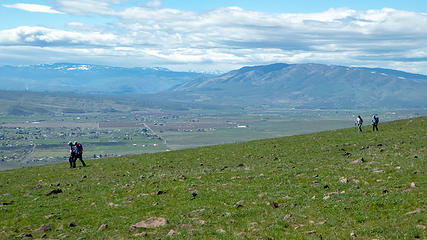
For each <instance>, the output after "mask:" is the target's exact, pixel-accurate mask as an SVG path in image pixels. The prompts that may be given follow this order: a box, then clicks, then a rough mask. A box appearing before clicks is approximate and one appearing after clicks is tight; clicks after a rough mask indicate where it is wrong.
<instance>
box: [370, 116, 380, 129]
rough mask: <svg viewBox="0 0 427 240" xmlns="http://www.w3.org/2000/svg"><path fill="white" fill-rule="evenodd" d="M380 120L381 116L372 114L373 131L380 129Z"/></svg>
mask: <svg viewBox="0 0 427 240" xmlns="http://www.w3.org/2000/svg"><path fill="white" fill-rule="evenodd" d="M379 122H380V118H379V117H378V116H376V115H375V114H374V115H372V131H373V132H375V129H377V131H378V123H379Z"/></svg>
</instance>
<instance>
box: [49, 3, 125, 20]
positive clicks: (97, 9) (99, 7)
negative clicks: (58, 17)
mask: <svg viewBox="0 0 427 240" xmlns="http://www.w3.org/2000/svg"><path fill="white" fill-rule="evenodd" d="M53 2H54V6H55V8H56V9H58V10H60V11H62V12H65V13H68V14H73V15H78V16H81V15H88V14H102V15H109V14H112V13H114V10H113V9H112V8H111V5H117V4H120V3H121V2H123V1H122V0H79V1H75V0H53Z"/></svg>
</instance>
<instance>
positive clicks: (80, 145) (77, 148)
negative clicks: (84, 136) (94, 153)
mask: <svg viewBox="0 0 427 240" xmlns="http://www.w3.org/2000/svg"><path fill="white" fill-rule="evenodd" d="M76 150H77V152H79V153H81V152H83V145H82V144H81V143H76Z"/></svg>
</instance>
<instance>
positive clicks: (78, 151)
mask: <svg viewBox="0 0 427 240" xmlns="http://www.w3.org/2000/svg"><path fill="white" fill-rule="evenodd" d="M74 146H76V160H75V161H77V159H79V160H80V162H82V164H83V167H86V163H85V162H84V161H83V145H82V144H81V143H79V142H74Z"/></svg>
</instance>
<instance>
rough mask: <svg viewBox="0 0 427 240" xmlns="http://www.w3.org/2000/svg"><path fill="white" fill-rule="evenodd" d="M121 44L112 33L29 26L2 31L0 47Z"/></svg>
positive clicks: (105, 45)
mask: <svg viewBox="0 0 427 240" xmlns="http://www.w3.org/2000/svg"><path fill="white" fill-rule="evenodd" d="M119 42H120V39H119V38H118V37H117V36H115V35H114V34H111V33H106V34H104V33H100V32H91V33H80V32H70V31H63V30H57V29H51V28H45V27H29V26H22V27H18V28H14V29H9V30H2V31H0V45H2V46H23V45H24V46H25V45H27V46H39V47H46V46H60V47H73V46H79V45H80V46H98V47H99V46H103V47H110V46H114V45H116V44H118V43H119Z"/></svg>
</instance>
